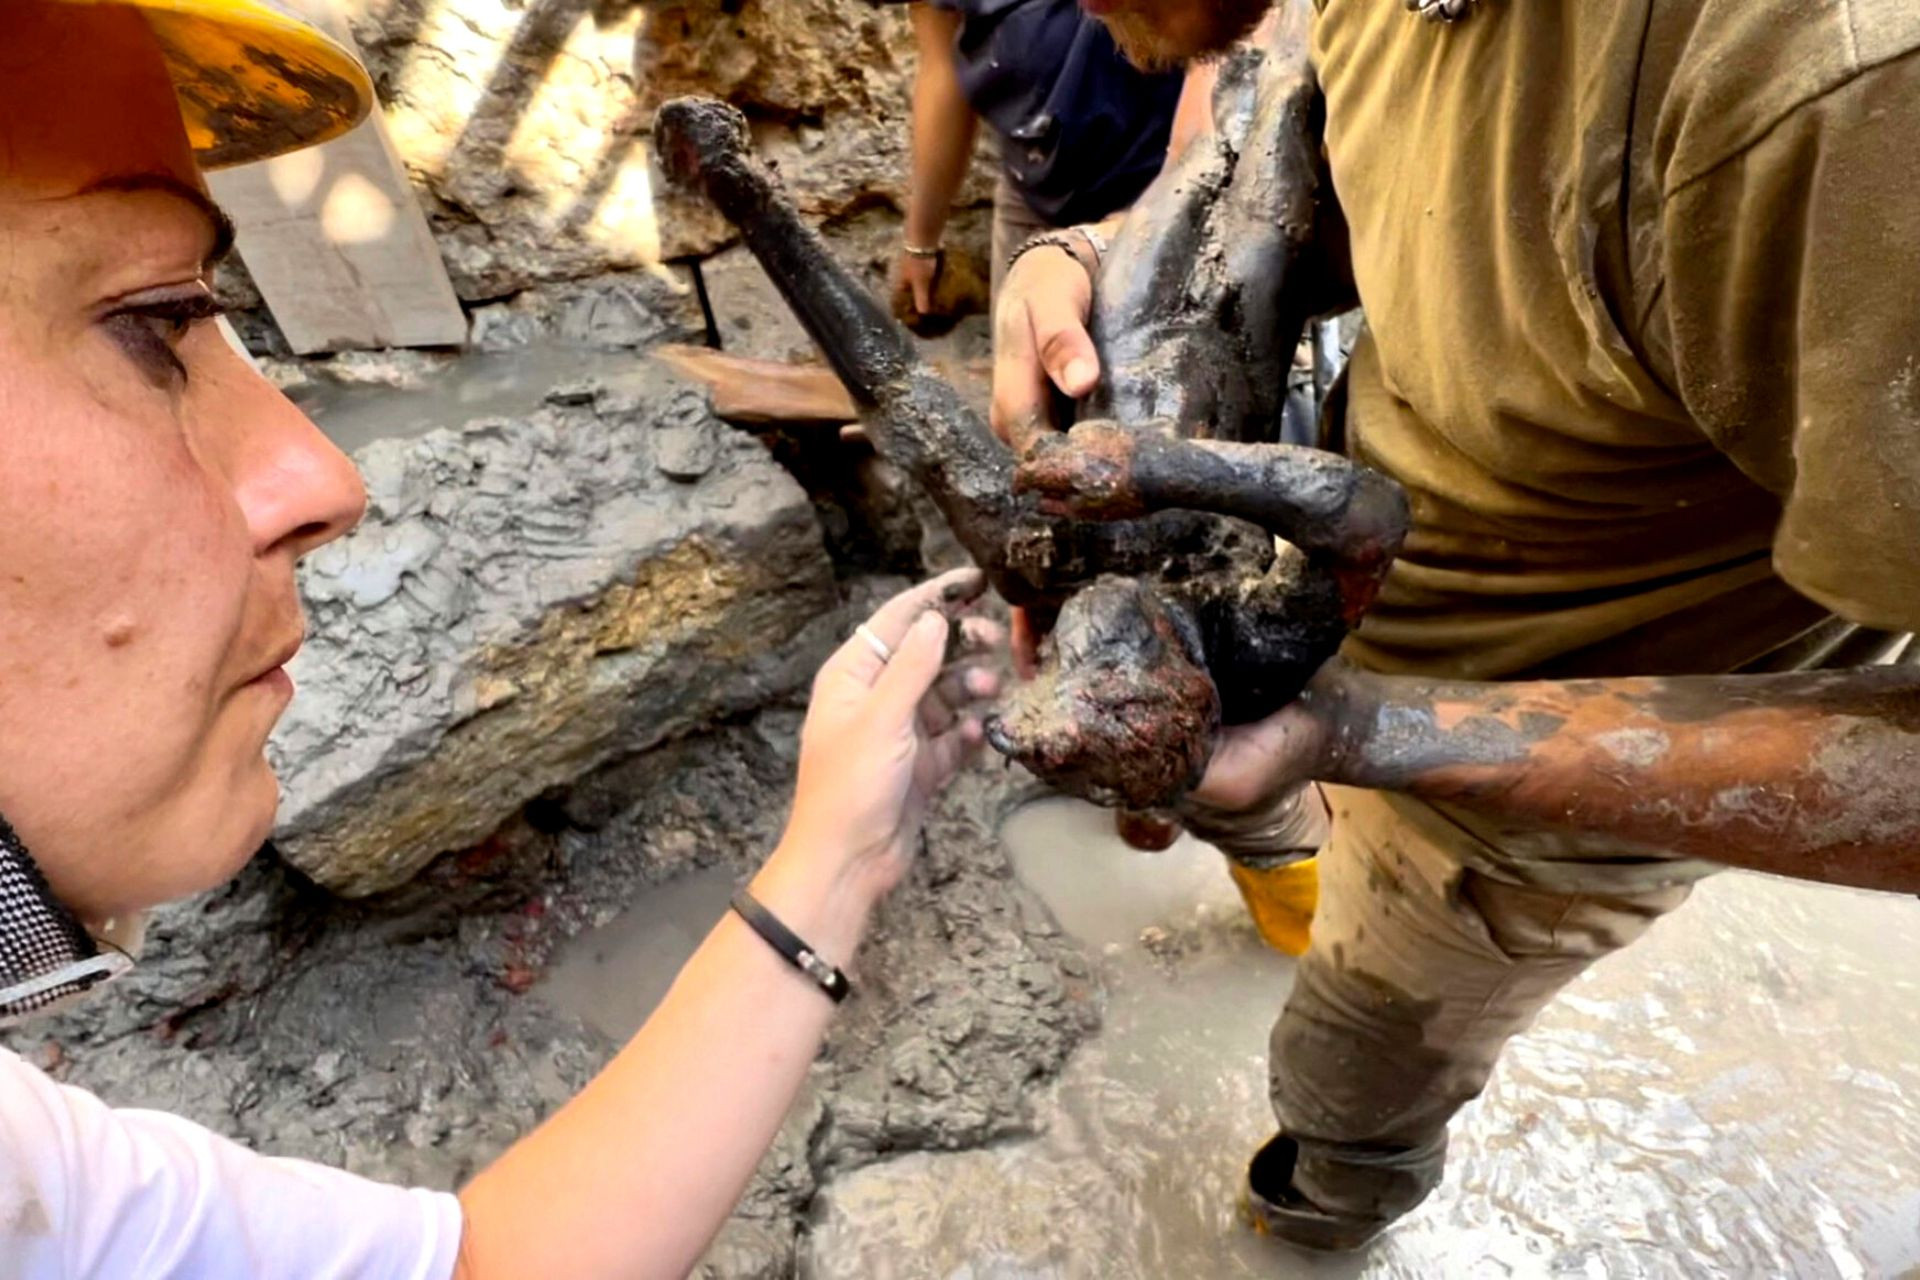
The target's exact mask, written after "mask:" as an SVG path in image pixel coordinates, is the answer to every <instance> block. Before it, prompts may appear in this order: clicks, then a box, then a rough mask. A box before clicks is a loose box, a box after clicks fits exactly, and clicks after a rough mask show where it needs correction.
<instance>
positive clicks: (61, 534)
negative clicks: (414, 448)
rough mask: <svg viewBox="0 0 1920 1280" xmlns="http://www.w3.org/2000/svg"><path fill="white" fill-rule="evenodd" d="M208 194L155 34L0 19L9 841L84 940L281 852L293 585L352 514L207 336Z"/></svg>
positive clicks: (298, 419)
mask: <svg viewBox="0 0 1920 1280" xmlns="http://www.w3.org/2000/svg"><path fill="white" fill-rule="evenodd" d="M201 191H202V187H201V181H200V177H199V174H198V173H197V171H196V169H195V167H194V164H193V160H192V158H191V155H190V153H189V151H188V147H187V142H186V137H185V134H184V132H183V130H182V128H181V126H180V124H179V121H178V116H177V113H176V109H175V106H174V99H173V94H172V91H171V89H170V88H169V86H168V82H167V79H166V75H165V72H164V69H163V67H162V64H161V61H160V57H159V54H158V52H157V49H156V48H155V46H154V44H153V41H152V38H151V36H150V35H149V33H148V30H147V27H146V25H145V20H144V19H142V18H141V17H140V16H139V15H138V14H136V13H134V12H132V11H130V10H125V9H118V8H113V7H102V8H94V7H92V6H80V7H62V6H46V5H42V4H40V3H37V2H35V0H5V2H4V3H0V814H4V815H5V816H6V817H7V819H8V820H9V821H11V822H12V823H13V825H14V827H15V829H16V830H17V831H18V832H19V834H20V837H21V839H22V840H23V841H25V843H26V846H27V848H28V849H29V850H31V851H32V853H33V854H34V857H35V859H36V860H37V861H38V862H39V863H40V865H41V867H42V869H43V870H44V872H45V873H46V875H47V878H48V880H49V882H50V883H51V885H52V887H53V890H54V892H55V893H56V895H58V896H59V897H60V899H61V900H62V901H63V902H65V903H66V904H67V906H68V907H69V908H71V909H72V910H74V911H75V912H76V913H77V914H79V915H80V916H82V917H83V918H95V919H97V918H105V917H107V916H111V915H116V914H119V913H122V912H125V911H128V910H132V909H135V908H138V907H143V906H149V905H152V904H154V903H157V902H161V901H164V900H166V899H168V898H171V897H177V896H180V895H182V894H186V893H190V892H193V891H195V890H198V889H202V888H205V887H208V886H210V885H213V884H216V883H218V882H220V881H221V880H223V879H224V878H226V877H227V876H228V875H230V874H231V873H232V872H233V871H234V870H236V869H237V868H238V867H239V865H240V864H241V863H243V862H244V861H245V860H246V858H247V857H248V856H249V855H251V854H252V852H253V851H254V850H255V849H256V848H258V847H259V845H260V843H261V841H262V840H264V839H265V838H266V836H267V834H268V831H269V830H270V828H271V824H272V817H273V810H274V805H275V802H276V799H277V787H276V784H275V781H274V778H273V775H272V772H271V771H270V769H269V768H268V766H267V763H266V759H265V756H264V753H263V748H264V745H265V743H266V739H267V734H268V732H269V731H270V730H271V729H272V727H273V724H274V721H275V720H276V719H278V717H279V716H280V713H281V712H282V711H283V710H284V709H285V708H286V705H287V701H288V699H289V697H291V695H292V686H291V684H290V683H289V681H288V679H287V676H286V673H285V672H284V671H283V670H282V669H281V666H282V664H283V663H285V662H286V660H287V659H288V658H289V657H290V656H291V655H292V653H293V651H294V649H295V648H296V647H297V646H298V644H299V642H300V637H301V632H302V627H303V619H302V615H301V610H300V604H299V599H298V597H297V595H296V593H295V590H294V578H293V566H294V562H295V561H296V560H298V559H299V558H300V556H301V555H303V554H305V553H306V552H307V551H310V550H312V549H313V548H314V547H316V546H319V545H320V544H322V543H324V542H327V541H329V540H331V539H333V538H335V537H338V536H339V535H340V534H341V533H343V532H344V531H345V530H347V529H348V528H349V527H351V526H352V524H353V522H354V521H355V520H356V519H357V518H358V517H359V514H360V511H361V508H362V505H363V502H364V496H363V493H362V490H361V487H360V482H359V479H358V477H357V476H356V475H355V473H354V471H353V468H352V465H351V464H350V463H349V462H348V461H347V460H346V458H345V457H344V456H342V455H341V454H340V453H339V451H338V450H336V449H335V448H333V446H332V445H331V444H329V443H328V442H327V441H326V440H325V438H324V437H322V436H321V435H320V434H319V432H318V431H317V430H316V429H315V428H314V426H313V425H312V423H310V422H308V421H307V419H306V418H305V417H304V416H303V415H302V414H301V413H300V412H299V411H298V410H297V409H295V408H294V407H293V406H292V405H291V404H290V403H288V402H287V400H286V399H285V398H284V397H283V396H281V395H280V393H279V392H278V391H276V390H275V389H274V388H273V387H272V386H271V385H270V384H269V383H268V382H267V381H266V380H265V379H264V378H262V377H261V376H260V375H259V374H258V373H256V372H254V371H253V369H252V368H251V367H250V366H249V365H248V364H247V362H246V361H245V360H244V359H243V358H242V357H241V356H239V355H238V354H236V353H235V352H234V351H233V350H232V349H231V348H229V347H228V345H227V344H226V342H225V340H224V338H223V337H222V335H221V334H220V332H219V330H218V328H217V327H216V326H215V325H214V323H213V322H212V321H211V320H210V319H208V318H207V316H208V315H209V314H210V311H211V299H210V295H209V292H208V288H207V283H206V281H207V277H208V272H209V268H210V265H211V264H210V257H211V256H212V255H213V254H215V253H217V252H219V251H220V250H221V249H222V248H223V247H224V240H225V232H224V228H223V226H222V220H221V219H220V218H219V217H218V215H217V213H216V212H215V211H214V210H213V209H212V206H211V205H210V204H208V203H207V202H206V200H205V197H204V196H203V195H201Z"/></svg>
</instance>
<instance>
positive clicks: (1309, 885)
mask: <svg viewBox="0 0 1920 1280" xmlns="http://www.w3.org/2000/svg"><path fill="white" fill-rule="evenodd" d="M1227 872H1228V873H1229V874H1230V875H1232V876H1233V883H1234V885H1235V886H1236V887H1238V888H1239V890H1240V897H1241V900H1242V901H1244V902H1245V903H1246V904H1247V914H1248V915H1250V916H1252V917H1253V925H1254V928H1256V929H1258V930H1259V931H1260V937H1261V939H1262V940H1264V941H1265V942H1266V944H1267V945H1268V946H1270V947H1272V948H1273V949H1274V950H1275V951H1278V952H1279V953H1280V954H1281V955H1286V956H1299V955H1303V954H1305V952H1306V950H1307V942H1308V938H1309V935H1310V932H1311V929H1312V925H1313V908H1314V904H1315V903H1316V902H1317V901H1318V900H1319V897H1320V865H1319V860H1318V859H1317V858H1315V857H1314V856H1312V855H1308V856H1307V857H1304V858H1302V857H1300V856H1298V855H1297V854H1284V853H1283V854H1270V855H1265V856H1261V855H1240V856H1235V855H1233V854H1228V855H1227Z"/></svg>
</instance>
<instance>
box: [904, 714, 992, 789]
mask: <svg viewBox="0 0 1920 1280" xmlns="http://www.w3.org/2000/svg"><path fill="white" fill-rule="evenodd" d="M986 740H987V735H986V731H985V730H984V729H982V728H981V726H980V722H979V721H978V720H976V719H974V718H973V717H972V716H963V717H961V718H960V719H959V720H957V721H955V723H954V726H953V728H951V729H949V730H947V731H946V732H945V733H943V734H940V735H939V736H937V737H935V738H933V739H931V740H930V741H929V742H927V744H926V745H925V746H924V747H922V748H921V765H920V769H919V773H920V776H921V778H922V779H923V780H924V781H925V782H926V784H927V786H928V788H929V789H930V790H932V789H937V788H939V787H941V786H944V785H945V784H946V782H947V780H948V779H950V778H952V777H953V775H954V774H956V773H958V772H960V766H961V765H963V764H965V763H966V762H967V758H968V757H969V756H971V755H973V754H974V753H975V752H977V751H978V750H980V746H981V744H982V743H984V742H985V741H986Z"/></svg>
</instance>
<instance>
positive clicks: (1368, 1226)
mask: <svg viewBox="0 0 1920 1280" xmlns="http://www.w3.org/2000/svg"><path fill="white" fill-rule="evenodd" d="M1299 1158H1300V1148H1299V1146H1298V1144H1296V1143H1295V1142H1294V1140H1293V1139H1292V1138H1289V1137H1288V1136H1287V1135H1286V1134H1284V1133H1279V1134H1275V1135H1274V1136H1273V1137H1272V1138H1270V1139H1268V1141H1267V1144H1266V1145H1265V1146H1263V1147H1261V1148H1260V1150H1258V1151H1256V1152H1255V1153H1254V1155H1253V1159H1252V1161H1251V1162H1249V1163H1248V1165H1247V1187H1246V1192H1247V1198H1246V1201H1245V1202H1244V1206H1243V1207H1244V1208H1245V1210H1246V1213H1247V1216H1248V1218H1249V1219H1250V1220H1251V1222H1252V1225H1253V1229H1254V1230H1255V1231H1257V1232H1259V1233H1260V1234H1261V1235H1263V1236H1272V1237H1273V1238H1274V1239H1276V1240H1284V1241H1286V1242H1287V1243H1288V1244H1290V1245H1293V1246H1294V1247H1295V1248H1299V1249H1312V1250H1315V1251H1316V1252H1321V1253H1348V1252H1351V1251H1352V1250H1355V1249H1364V1248H1366V1247H1367V1246H1368V1245H1369V1244H1371V1243H1373V1241H1374V1240H1375V1239H1377V1238H1378V1237H1379V1235H1380V1233H1381V1232H1382V1231H1385V1230H1386V1229H1387V1221H1386V1220H1384V1219H1379V1218H1358V1217H1352V1216H1350V1215H1347V1214H1340V1213H1333V1212H1331V1211H1329V1210H1326V1209H1323V1208H1321V1207H1320V1206H1319V1205H1317V1204H1314V1203H1313V1202H1312V1201H1311V1200H1308V1199H1307V1198H1306V1197H1305V1196H1303V1195H1301V1194H1300V1192H1299V1191H1298V1190H1296V1189H1295V1188H1294V1185H1293V1169H1294V1165H1295V1164H1296V1163H1297V1162H1298V1160H1299Z"/></svg>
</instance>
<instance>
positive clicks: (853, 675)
mask: <svg viewBox="0 0 1920 1280" xmlns="http://www.w3.org/2000/svg"><path fill="white" fill-rule="evenodd" d="M986 589H987V576H986V575H985V574H984V573H981V572H980V571H979V570H978V569H974V568H966V569H953V570H950V571H948V572H946V573H943V574H941V575H940V576H939V577H937V578H930V579H928V580H927V581H926V582H923V583H921V584H920V585H919V586H917V587H912V588H909V589H908V590H906V591H902V592H901V593H900V594H899V595H897V596H895V597H893V599H891V600H889V601H887V602H886V603H885V604H883V605H881V606H880V607H879V608H878V609H876V610H874V613H873V616H872V617H870V618H868V619H867V620H866V622H865V623H864V624H862V625H863V626H864V628H865V633H864V634H862V633H861V631H859V630H858V629H856V631H855V633H854V634H853V635H852V636H849V637H848V638H847V640H846V642H845V643H844V644H842V645H841V646H840V647H839V649H837V650H835V651H834V654H833V656H832V657H831V658H828V659H827V662H826V665H825V666H824V667H822V668H821V675H822V676H828V675H829V674H831V675H836V676H838V675H844V676H846V677H848V678H849V679H852V680H855V681H857V682H859V683H860V684H861V685H862V686H866V687H871V686H872V685H873V684H874V683H875V682H876V681H877V680H879V678H880V673H881V672H882V671H883V670H885V669H886V667H887V666H888V665H889V659H890V658H891V657H892V656H893V655H895V654H897V653H898V652H899V650H900V645H901V642H902V640H903V639H904V638H905V637H906V634H907V629H908V628H909V627H911V626H912V625H913V623H914V620H915V619H917V618H918V617H920V615H922V614H924V613H927V612H928V611H929V610H933V611H936V612H937V613H938V614H939V616H940V617H942V618H943V619H944V618H945V617H946V616H947V615H949V614H957V613H958V612H959V611H960V610H961V609H964V608H965V607H966V606H968V605H970V604H972V603H973V602H974V601H975V600H978V599H979V598H980V596H981V593H983V592H984V591H985V590H986ZM876 642H877V643H876ZM883 648H884V650H885V653H884V654H883V653H882V649H883Z"/></svg>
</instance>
